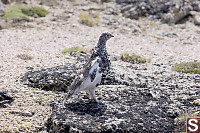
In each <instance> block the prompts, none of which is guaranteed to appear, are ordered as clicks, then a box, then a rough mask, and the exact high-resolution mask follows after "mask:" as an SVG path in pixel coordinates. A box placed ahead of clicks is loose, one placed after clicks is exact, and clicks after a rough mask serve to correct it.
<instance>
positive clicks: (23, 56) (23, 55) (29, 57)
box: [17, 54, 33, 60]
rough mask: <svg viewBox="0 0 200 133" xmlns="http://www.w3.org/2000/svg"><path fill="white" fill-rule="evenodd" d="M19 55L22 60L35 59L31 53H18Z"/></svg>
mask: <svg viewBox="0 0 200 133" xmlns="http://www.w3.org/2000/svg"><path fill="white" fill-rule="evenodd" d="M17 57H18V58H20V59H22V60H32V59H33V56H30V55H27V54H18V55H17Z"/></svg>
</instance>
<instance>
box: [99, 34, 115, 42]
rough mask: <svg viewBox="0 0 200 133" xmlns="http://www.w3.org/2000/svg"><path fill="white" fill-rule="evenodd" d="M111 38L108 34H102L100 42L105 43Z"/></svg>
mask: <svg viewBox="0 0 200 133" xmlns="http://www.w3.org/2000/svg"><path fill="white" fill-rule="evenodd" d="M111 37H114V36H113V35H112V34H110V33H108V32H107V33H102V34H101V36H100V39H101V40H102V41H107V40H109V39H110V38H111Z"/></svg>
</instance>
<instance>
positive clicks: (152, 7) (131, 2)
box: [116, 0, 200, 24]
mask: <svg viewBox="0 0 200 133" xmlns="http://www.w3.org/2000/svg"><path fill="white" fill-rule="evenodd" d="M116 2H117V3H118V4H119V5H121V12H122V14H123V15H124V16H125V17H129V18H131V19H138V18H139V17H143V16H145V17H150V18H156V19H161V20H162V21H163V22H164V23H169V24H176V23H179V22H182V21H183V20H185V18H187V17H188V16H189V15H190V11H199V3H200V2H199V1H190V0H176V1H172V0H156V1H155V0H116Z"/></svg>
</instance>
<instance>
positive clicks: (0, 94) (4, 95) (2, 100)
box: [0, 88, 14, 107]
mask: <svg viewBox="0 0 200 133" xmlns="http://www.w3.org/2000/svg"><path fill="white" fill-rule="evenodd" d="M13 100H14V98H13V97H12V96H11V94H10V93H9V92H8V91H7V90H5V89H1V88H0V107H5V104H8V103H11V102H12V101H13Z"/></svg>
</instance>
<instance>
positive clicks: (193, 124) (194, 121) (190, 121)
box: [186, 117, 200, 133]
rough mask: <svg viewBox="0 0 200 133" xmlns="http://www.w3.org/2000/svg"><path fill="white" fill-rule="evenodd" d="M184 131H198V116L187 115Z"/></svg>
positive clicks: (199, 126)
mask: <svg viewBox="0 0 200 133" xmlns="http://www.w3.org/2000/svg"><path fill="white" fill-rule="evenodd" d="M186 131H187V133H200V118H197V117H196V118H195V117H191V118H190V117H188V118H187V123H186Z"/></svg>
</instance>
